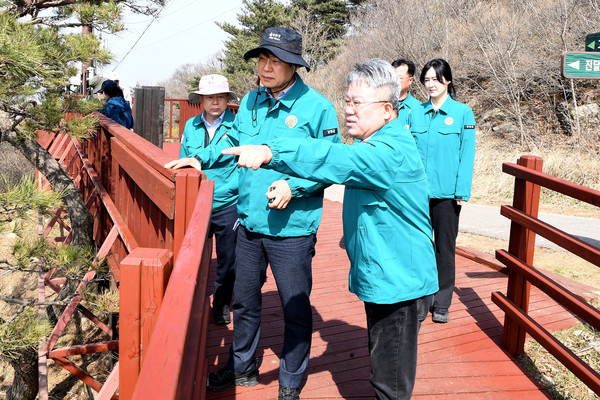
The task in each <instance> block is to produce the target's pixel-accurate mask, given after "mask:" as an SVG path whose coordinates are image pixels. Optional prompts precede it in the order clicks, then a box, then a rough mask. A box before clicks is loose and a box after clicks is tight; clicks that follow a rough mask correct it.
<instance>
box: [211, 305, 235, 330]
mask: <svg viewBox="0 0 600 400" xmlns="http://www.w3.org/2000/svg"><path fill="white" fill-rule="evenodd" d="M213 317H214V318H215V324H217V325H228V324H230V323H231V312H230V310H229V306H228V305H227V304H224V305H216V306H215V305H214V303H213Z"/></svg>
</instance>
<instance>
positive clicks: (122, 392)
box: [119, 247, 145, 400]
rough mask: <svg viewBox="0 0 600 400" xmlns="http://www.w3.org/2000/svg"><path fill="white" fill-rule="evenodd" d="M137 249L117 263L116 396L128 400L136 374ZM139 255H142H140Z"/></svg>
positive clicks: (138, 322) (139, 250) (139, 265)
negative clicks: (118, 282)
mask: <svg viewBox="0 0 600 400" xmlns="http://www.w3.org/2000/svg"><path fill="white" fill-rule="evenodd" d="M144 250H145V249H143V248H141V247H138V248H137V249H135V250H133V251H132V252H131V254H129V255H128V256H127V257H125V258H124V259H123V260H121V266H120V278H121V284H120V286H119V298H120V299H119V369H120V371H119V396H120V398H122V399H124V400H128V399H131V397H132V395H133V391H134V389H135V384H136V382H137V378H138V375H139V373H140V325H141V315H140V314H141V310H140V305H141V293H140V291H141V288H142V285H141V270H142V258H141V257H140V256H141V255H143V251H144ZM140 253H142V254H140Z"/></svg>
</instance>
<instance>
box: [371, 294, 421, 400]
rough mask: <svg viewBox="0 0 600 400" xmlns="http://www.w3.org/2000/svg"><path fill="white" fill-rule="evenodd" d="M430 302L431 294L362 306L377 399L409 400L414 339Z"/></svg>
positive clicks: (414, 371) (414, 365)
mask: <svg viewBox="0 0 600 400" xmlns="http://www.w3.org/2000/svg"><path fill="white" fill-rule="evenodd" d="M432 302H433V295H429V296H424V297H421V298H418V299H415V300H408V301H402V302H399V303H395V304H375V303H365V312H366V314H367V329H368V333H369V357H370V360H371V385H372V386H373V389H375V397H376V398H377V399H398V400H410V398H411V396H412V391H413V388H414V386H415V378H416V376H417V336H418V334H419V330H420V329H421V322H422V321H423V320H424V319H425V318H426V317H427V314H428V313H429V308H430V307H431V303H432Z"/></svg>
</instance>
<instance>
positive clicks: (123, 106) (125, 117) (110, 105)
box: [98, 79, 133, 129]
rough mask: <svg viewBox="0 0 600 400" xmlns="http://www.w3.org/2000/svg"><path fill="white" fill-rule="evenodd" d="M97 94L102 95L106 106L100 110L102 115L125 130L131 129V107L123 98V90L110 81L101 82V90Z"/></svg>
mask: <svg viewBox="0 0 600 400" xmlns="http://www.w3.org/2000/svg"><path fill="white" fill-rule="evenodd" d="M98 93H102V94H103V95H104V99H105V100H106V104H105V105H104V109H103V110H102V114H104V115H106V116H107V117H108V118H110V119H112V120H113V121H115V122H118V123H119V124H121V125H123V126H124V127H125V128H127V129H132V128H133V116H132V115H131V107H130V106H129V102H128V101H126V100H125V99H124V98H123V90H122V89H121V88H120V87H119V85H117V84H116V82H115V81H111V80H110V79H108V80H105V81H104V82H102V88H100V90H98Z"/></svg>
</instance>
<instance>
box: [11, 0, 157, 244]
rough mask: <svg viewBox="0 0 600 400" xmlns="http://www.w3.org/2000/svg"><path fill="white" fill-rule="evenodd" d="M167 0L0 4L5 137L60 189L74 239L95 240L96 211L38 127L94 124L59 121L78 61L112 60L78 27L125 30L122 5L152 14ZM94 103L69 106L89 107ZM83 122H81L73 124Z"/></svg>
mask: <svg viewBox="0 0 600 400" xmlns="http://www.w3.org/2000/svg"><path fill="white" fill-rule="evenodd" d="M163 4H164V0H145V1H119V0H116V1H115V0H98V1H94V2H89V1H86V0H63V1H60V2H56V1H50V0H37V1H32V0H11V1H3V2H1V3H0V76H1V77H2V79H0V113H1V114H2V115H1V117H2V119H5V120H8V121H9V123H8V124H6V126H2V127H1V128H0V141H6V142H8V143H10V144H11V145H12V146H14V147H15V148H16V149H18V150H19V151H20V152H21V153H22V154H23V155H24V156H25V157H26V158H27V159H28V160H29V161H30V162H31V163H32V164H33V165H34V166H35V167H36V168H37V169H38V170H39V171H40V172H41V173H42V174H43V175H44V176H45V177H46V178H47V179H48V181H49V182H50V183H51V184H52V186H53V188H54V190H56V191H57V192H59V193H61V194H62V196H63V202H64V204H65V208H66V210H67V212H68V213H69V217H70V220H71V227H72V228H73V243H74V244H77V245H88V246H89V245H91V244H92V218H91V215H90V213H89V211H88V210H87V208H86V207H85V204H84V202H83V199H82V198H81V195H80V194H79V191H78V190H77V189H76V188H75V186H74V184H73V180H72V179H71V177H70V176H69V175H68V174H67V173H66V172H65V170H64V169H63V168H62V167H61V166H60V165H59V164H58V162H57V161H56V160H54V158H53V157H52V156H51V155H50V154H49V153H48V152H47V151H46V150H45V149H44V148H42V147H41V146H40V145H39V144H38V143H37V141H36V130H38V129H43V130H53V129H59V128H61V129H65V130H66V131H68V132H69V133H72V134H74V135H77V136H79V137H85V136H86V135H87V134H89V133H90V132H92V131H93V130H94V129H95V125H96V122H97V121H95V120H94V119H93V118H90V117H87V118H86V119H83V120H82V122H83V123H77V124H72V125H70V126H64V127H61V126H60V121H61V118H62V115H63V105H64V103H63V101H64V100H65V99H64V98H63V96H62V93H63V91H64V90H63V89H64V87H65V85H66V84H67V82H68V81H69V77H71V76H73V75H75V74H76V72H77V69H76V63H79V62H82V61H85V62H89V61H90V60H92V59H95V60H98V62H99V63H103V62H107V61H109V60H110V55H109V53H108V52H106V51H105V50H103V49H102V48H101V45H100V40H99V38H97V37H96V36H95V35H94V34H90V35H85V34H83V33H73V29H70V30H68V29H65V28H78V27H79V28H80V29H81V27H83V26H86V27H89V28H91V29H93V30H97V31H110V32H115V31H118V30H120V29H123V24H122V23H121V16H122V10H123V8H124V7H128V8H130V9H131V10H133V11H134V12H140V13H147V14H152V13H154V12H156V11H157V10H158V8H159V7H162V6H163ZM89 106H90V104H85V102H80V101H78V102H72V103H71V104H70V107H76V108H77V109H79V110H83V111H85V112H89V111H90V108H89ZM73 126H77V127H78V128H77V129H70V128H71V127H73Z"/></svg>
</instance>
